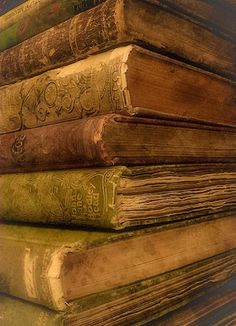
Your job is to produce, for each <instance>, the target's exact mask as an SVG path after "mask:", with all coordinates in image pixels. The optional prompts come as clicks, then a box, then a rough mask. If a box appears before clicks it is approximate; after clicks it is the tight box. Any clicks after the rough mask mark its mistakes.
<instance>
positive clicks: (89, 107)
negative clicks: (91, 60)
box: [0, 57, 125, 134]
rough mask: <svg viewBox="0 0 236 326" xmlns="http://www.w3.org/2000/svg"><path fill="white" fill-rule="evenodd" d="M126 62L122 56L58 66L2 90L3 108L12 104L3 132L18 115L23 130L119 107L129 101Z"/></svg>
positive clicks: (2, 124) (1, 127)
mask: <svg viewBox="0 0 236 326" xmlns="http://www.w3.org/2000/svg"><path fill="white" fill-rule="evenodd" d="M122 65H123V62H122V60H121V58H119V57H117V58H115V59H113V60H111V61H110V62H109V63H105V62H103V61H100V62H98V63H97V64H96V65H94V66H93V67H90V68H85V69H83V67H82V66H81V65H80V66H79V67H78V66H77V65H76V64H75V65H71V66H69V67H68V72H67V69H64V70H55V71H52V72H48V73H45V74H43V75H41V76H40V77H35V78H32V79H31V80H27V81H24V82H21V83H18V84H17V85H13V86H12V87H11V89H9V88H8V89H7V88H5V89H3V90H0V95H2V98H1V100H0V110H1V108H4V107H8V108H9V107H10V108H11V110H9V112H6V113H5V114H4V119H3V120H2V122H0V134H1V133H6V132H11V131H14V130H13V129H12V128H13V127H12V121H15V120H16V119H18V120H19V121H21V122H20V123H18V130H20V128H22V127H23V128H34V127H38V126H43V125H48V124H53V123H58V122H63V121H68V120H73V119H81V118H85V117H89V116H93V115H99V114H105V113H108V112H111V111H115V112H117V111H119V110H120V109H122V108H123V107H124V103H125V101H124V94H123V92H124V89H125V85H122V76H121V74H122ZM77 67H78V68H77ZM76 69H77V70H76ZM71 71H72V72H71Z"/></svg>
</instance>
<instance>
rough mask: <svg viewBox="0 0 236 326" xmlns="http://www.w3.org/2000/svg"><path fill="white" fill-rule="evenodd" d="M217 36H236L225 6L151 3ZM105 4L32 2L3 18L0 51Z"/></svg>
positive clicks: (87, 0)
mask: <svg viewBox="0 0 236 326" xmlns="http://www.w3.org/2000/svg"><path fill="white" fill-rule="evenodd" d="M147 1H150V2H151V3H154V4H155V5H159V6H161V7H163V8H165V9H166V10H171V11H173V12H174V13H176V14H178V15H182V16H183V17H184V18H185V19H189V20H190V21H193V22H194V23H196V24H200V25H202V26H204V27H206V28H208V29H210V30H212V31H213V32H215V33H226V34H229V36H230V35H231V34H233V35H236V26H235V25H236V24H235V20H236V14H235V12H234V11H232V10H230V9H229V8H228V7H226V6H225V3H221V2H214V3H210V2H203V1H194V0H191V1H189V0H187V1H186V0H177V1H176V0H175V1H174V0H164V1H163V0H147ZM102 2H104V0H70V1H67V0H43V1H42V0H41V1H40V0H29V1H27V2H26V3H23V4H22V5H21V6H19V7H18V8H17V9H16V10H15V11H14V12H10V13H8V14H6V15H4V16H2V17H0V50H1V51H3V50H5V49H7V48H9V47H12V46H14V45H16V44H18V43H21V42H22V41H24V40H26V39H28V38H30V37H32V36H34V35H36V34H39V33H40V32H43V31H45V30H47V29H49V28H50V27H52V26H55V25H57V24H59V23H61V22H63V21H65V20H67V19H69V18H71V17H72V16H74V15H76V14H78V13H79V12H82V11H85V10H87V9H89V8H92V7H94V6H96V5H98V4H100V3H102Z"/></svg>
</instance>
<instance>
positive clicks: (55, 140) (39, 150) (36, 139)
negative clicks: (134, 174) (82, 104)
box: [0, 117, 113, 173]
mask: <svg viewBox="0 0 236 326" xmlns="http://www.w3.org/2000/svg"><path fill="white" fill-rule="evenodd" d="M112 121H113V117H108V118H103V117H94V118H88V119H82V120H80V121H74V122H69V123H61V124H58V125H53V126H50V127H42V128H36V129H31V130H22V131H20V132H16V133H11V134H7V135H2V136H1V138H0V145H1V147H2V148H3V149H4V150H2V151H1V155H0V171H1V173H4V172H5V173H6V172H10V171H11V172H13V171H15V172H20V171H21V172H23V171H27V170H29V171H38V170H54V169H55V168H56V169H62V168H76V167H78V166H81V167H82V166H91V165H106V164H107V165H112V162H110V159H109V157H104V156H103V155H104V154H103V148H102V146H103V145H102V144H103V139H102V138H103V136H102V134H103V129H104V125H105V124H107V123H109V122H110V123H111V122H112Z"/></svg>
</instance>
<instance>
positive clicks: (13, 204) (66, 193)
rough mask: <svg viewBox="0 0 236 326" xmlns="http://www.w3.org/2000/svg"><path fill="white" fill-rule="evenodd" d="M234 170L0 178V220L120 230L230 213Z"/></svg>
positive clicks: (209, 167)
mask: <svg viewBox="0 0 236 326" xmlns="http://www.w3.org/2000/svg"><path fill="white" fill-rule="evenodd" d="M235 180H236V164H206V163H204V164H189V165H183V164H179V165H177V164H176V165H162V166H160V165H159V166H146V167H130V168H128V167H125V166H117V167H111V168H100V169H98V168H97V169H95V168H94V169H80V170H63V171H55V172H52V171H49V172H45V173H26V174H23V173H21V174H6V175H0V192H1V201H0V220H2V221H8V222H9V221H18V222H30V223H50V224H53V223H54V224H55V223H56V224H65V225H85V226H86V225H87V226H88V225H90V226H94V227H95V226H96V227H102V228H114V229H124V228H127V227H131V226H144V225H151V224H156V223H159V224H160V223H163V222H170V221H172V222H173V221H176V220H181V219H192V218H197V217H199V216H204V215H206V216H207V215H208V216H211V214H220V213H224V212H228V211H233V210H235V201H236V182H235Z"/></svg>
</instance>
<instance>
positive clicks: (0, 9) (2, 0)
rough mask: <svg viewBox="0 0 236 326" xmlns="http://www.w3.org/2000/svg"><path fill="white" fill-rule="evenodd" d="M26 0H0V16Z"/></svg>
mask: <svg viewBox="0 0 236 326" xmlns="http://www.w3.org/2000/svg"><path fill="white" fill-rule="evenodd" d="M26 1H27V0H0V16H2V15H4V14H6V13H7V12H9V11H10V10H12V9H14V8H15V7H17V6H19V5H20V4H22V3H24V2H26Z"/></svg>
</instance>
